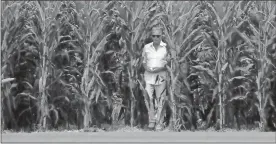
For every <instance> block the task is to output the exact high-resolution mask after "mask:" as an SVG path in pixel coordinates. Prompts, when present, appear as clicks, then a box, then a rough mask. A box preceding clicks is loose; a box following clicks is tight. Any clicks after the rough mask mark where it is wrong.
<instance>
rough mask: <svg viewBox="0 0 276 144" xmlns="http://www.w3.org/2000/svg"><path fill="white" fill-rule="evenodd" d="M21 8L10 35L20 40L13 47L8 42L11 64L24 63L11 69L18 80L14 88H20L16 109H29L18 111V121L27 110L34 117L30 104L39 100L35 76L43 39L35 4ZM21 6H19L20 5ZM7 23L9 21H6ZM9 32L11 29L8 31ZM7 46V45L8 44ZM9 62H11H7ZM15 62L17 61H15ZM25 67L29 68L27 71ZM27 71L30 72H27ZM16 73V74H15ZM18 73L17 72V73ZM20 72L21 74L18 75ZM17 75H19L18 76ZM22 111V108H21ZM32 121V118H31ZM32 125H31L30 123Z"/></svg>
mask: <svg viewBox="0 0 276 144" xmlns="http://www.w3.org/2000/svg"><path fill="white" fill-rule="evenodd" d="M17 4H18V3H14V5H17ZM20 4H22V5H20V7H18V8H16V7H13V8H15V9H14V10H15V11H14V12H15V13H14V14H15V16H14V18H13V19H12V21H13V22H15V21H16V22H18V23H17V25H13V24H11V25H10V26H11V28H12V29H10V30H12V31H11V32H10V33H9V34H16V35H17V38H19V40H18V41H17V42H15V43H13V45H10V44H9V43H10V42H8V45H7V46H8V47H9V52H10V54H9V55H8V56H9V57H10V58H11V59H10V60H11V61H10V62H12V58H14V59H16V60H17V61H18V62H19V60H20V61H22V62H21V63H19V64H18V65H15V66H14V67H13V68H10V70H11V71H10V72H11V75H14V76H16V77H17V78H18V80H17V81H18V85H17V84H14V85H13V87H14V88H16V87H17V88H18V91H17V92H15V93H17V94H16V96H15V100H16V101H17V104H15V109H17V108H16V107H17V106H19V105H21V106H22V105H25V106H26V105H27V107H28V108H27V109H25V110H22V111H20V110H16V111H20V114H18V119H19V118H20V116H21V114H22V113H24V112H25V111H26V110H27V111H29V112H30V113H31V115H32V110H31V109H32V108H31V107H33V106H32V104H31V103H30V101H31V100H35V101H36V100H37V98H36V96H35V93H34V86H35V84H34V79H33V75H35V69H36V66H37V63H38V62H37V61H36V59H37V58H38V57H39V55H38V51H39V47H40V45H39V38H40V37H41V26H40V23H39V22H40V21H39V18H38V14H39V12H38V10H37V8H36V7H35V4H34V3H32V2H30V3H28V2H22V3H20ZM18 6H19V4H18ZM6 22H7V21H6ZM6 30H9V29H6ZM6 44H7V43H6ZM16 47H18V48H19V49H18V52H16V51H13V49H14V48H16ZM7 62H9V60H7ZM14 62H15V61H14ZM23 66H25V67H27V69H25V68H24V67H23ZM25 70H27V71H28V72H26V71H25ZM14 71H15V72H14ZM16 71H17V72H16ZM18 72H20V73H21V74H18ZM16 73H17V74H16ZM22 86H24V88H23V89H22ZM20 87H21V88H20ZM21 97H26V98H27V99H29V100H28V103H27V104H26V103H25V102H26V99H20V98H21ZM24 103H25V104H24ZM21 109H22V107H21ZM31 119H32V118H31ZM29 120H30V119H29ZM30 125H31V123H30Z"/></svg>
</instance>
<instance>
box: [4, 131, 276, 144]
mask: <svg viewBox="0 0 276 144" xmlns="http://www.w3.org/2000/svg"><path fill="white" fill-rule="evenodd" d="M1 142H2V143H5V142H8V143H9V144H11V143H13V142H15V143H16V142H17V143H18V142H25V143H32V144H33V143H40V144H42V143H43V142H44V143H45V142H47V143H51V144H53V143H60V142H62V143H78V144H81V143H87V142H89V143H101V144H103V143H110V144H111V143H112V144H114V143H118V144H119V143H125V144H126V143H150V144H153V143H189V144H190V143H193V144H194V143H220V144H223V143H227V144H229V143H248V144H249V143H250V144H251V143H254V144H255V143H262V144H266V143H269V144H270V143H271V144H272V143H273V144H275V143H276V133H273V132H208V133H207V132H178V133H177V132H45V133H43V132H41V133H5V134H2V139H1Z"/></svg>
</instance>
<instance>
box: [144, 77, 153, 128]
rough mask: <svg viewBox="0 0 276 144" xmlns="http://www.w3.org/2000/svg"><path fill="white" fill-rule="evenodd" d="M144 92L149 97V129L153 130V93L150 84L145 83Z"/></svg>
mask: <svg viewBox="0 0 276 144" xmlns="http://www.w3.org/2000/svg"><path fill="white" fill-rule="evenodd" d="M145 89H146V91H147V93H148V95H149V98H150V101H149V110H148V114H149V128H153V127H154V126H155V110H154V103H153V101H154V99H153V92H154V87H153V85H151V84H148V83H146V88H145Z"/></svg>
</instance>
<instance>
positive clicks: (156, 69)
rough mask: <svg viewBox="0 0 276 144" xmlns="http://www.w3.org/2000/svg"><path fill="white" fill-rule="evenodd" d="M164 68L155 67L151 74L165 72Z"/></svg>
mask: <svg viewBox="0 0 276 144" xmlns="http://www.w3.org/2000/svg"><path fill="white" fill-rule="evenodd" d="M165 70H166V67H156V68H154V69H153V70H152V72H153V73H159V72H161V71H165Z"/></svg>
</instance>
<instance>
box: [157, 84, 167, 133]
mask: <svg viewBox="0 0 276 144" xmlns="http://www.w3.org/2000/svg"><path fill="white" fill-rule="evenodd" d="M155 92H156V98H157V114H156V123H157V128H156V129H160V128H161V125H162V123H163V118H164V113H166V109H164V103H165V97H166V82H163V83H162V84H161V85H156V86H155Z"/></svg>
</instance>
